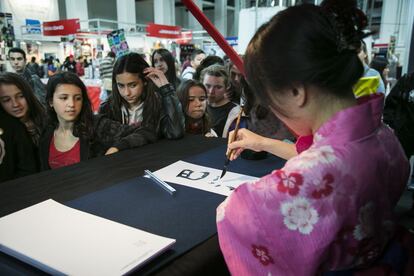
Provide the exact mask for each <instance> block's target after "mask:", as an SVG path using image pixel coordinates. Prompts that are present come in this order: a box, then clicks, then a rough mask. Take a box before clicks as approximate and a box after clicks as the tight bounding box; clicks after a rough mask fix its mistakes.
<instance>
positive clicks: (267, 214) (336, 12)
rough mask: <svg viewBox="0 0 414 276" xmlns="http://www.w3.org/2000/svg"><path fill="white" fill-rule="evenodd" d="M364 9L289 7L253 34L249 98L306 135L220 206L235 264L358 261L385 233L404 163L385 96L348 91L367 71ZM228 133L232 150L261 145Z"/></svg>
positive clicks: (316, 266) (276, 271) (350, 5)
mask: <svg viewBox="0 0 414 276" xmlns="http://www.w3.org/2000/svg"><path fill="white" fill-rule="evenodd" d="M364 19H366V18H365V16H364V15H363V13H362V12H360V11H359V10H357V9H356V1H325V2H324V3H322V4H321V6H314V5H301V6H294V7H290V8H288V9H286V10H284V11H281V12H279V13H278V14H277V15H275V16H274V17H273V18H272V19H271V20H270V21H269V22H268V23H266V24H264V25H263V26H261V27H260V28H259V30H258V31H257V33H256V34H255V36H254V37H253V39H252V40H251V41H250V43H249V46H248V48H247V50H246V56H245V69H246V76H247V80H248V82H249V84H250V85H251V87H252V88H254V89H255V90H256V93H257V97H258V98H259V99H260V100H261V102H262V104H263V105H265V106H268V107H269V108H270V110H271V111H272V112H273V113H274V114H275V115H277V116H278V117H279V118H280V119H281V120H282V121H283V122H284V123H285V124H286V125H287V126H288V127H289V129H291V130H292V131H293V132H295V133H296V134H297V135H298V136H299V137H313V138H311V139H309V138H308V139H301V138H299V139H298V142H300V143H301V150H299V151H298V154H297V155H296V156H293V157H292V158H290V159H289V160H288V161H287V163H286V164H285V166H284V167H283V168H281V169H279V170H275V171H273V172H272V173H271V174H269V175H266V176H264V177H263V178H261V179H259V180H258V181H256V182H254V183H245V184H243V185H241V186H239V187H238V188H237V189H236V190H235V191H234V192H233V193H232V194H231V195H230V196H229V197H228V198H227V199H226V200H225V201H224V202H223V203H222V204H221V205H220V206H219V207H218V209H217V227H218V235H219V241H220V248H221V250H222V252H223V254H224V257H225V260H226V263H227V265H228V268H229V270H230V272H231V273H232V274H233V275H295V276H296V275H317V274H321V273H325V272H328V271H339V270H347V269H352V268H354V269H359V268H362V267H367V266H370V265H371V264H373V263H375V262H376V261H377V260H378V259H379V258H380V257H381V255H382V254H383V252H384V251H385V250H387V246H388V245H389V244H390V241H392V238H393V236H394V230H395V227H394V226H395V225H394V223H393V220H392V210H393V208H394V207H395V205H396V203H397V201H398V199H399V197H400V195H401V193H402V191H403V189H404V186H405V183H407V178H408V172H409V167H408V162H407V159H406V157H405V156H404V152H403V151H402V149H401V146H400V144H399V143H398V141H397V139H396V137H395V136H394V134H393V133H392V131H391V130H390V129H389V128H388V127H387V126H385V125H384V124H383V123H382V122H381V115H382V108H383V102H384V100H383V95H377V94H374V95H371V96H367V97H362V98H359V99H358V100H356V99H355V97H354V95H353V92H352V87H353V85H354V84H355V83H356V82H357V81H358V79H359V78H360V77H361V76H362V74H363V70H364V68H363V65H362V63H361V61H360V60H359V59H358V55H357V54H358V53H357V52H358V49H359V47H360V41H361V39H362V38H363V37H364V33H363V32H362V29H363V28H364V27H365V25H364V24H365V23H366V21H365V20H364ZM231 135H232V134H231ZM236 138H237V140H238V141H236V142H234V143H231V144H229V149H233V148H236V149H241V150H242V149H245V148H250V149H251V148H255V147H257V141H255V140H254V139H253V140H248V139H247V140H246V139H245V136H242V135H238V137H236ZM301 141H302V142H301ZM303 141H310V143H308V144H307V145H304V143H303ZM256 149H257V148H256Z"/></svg>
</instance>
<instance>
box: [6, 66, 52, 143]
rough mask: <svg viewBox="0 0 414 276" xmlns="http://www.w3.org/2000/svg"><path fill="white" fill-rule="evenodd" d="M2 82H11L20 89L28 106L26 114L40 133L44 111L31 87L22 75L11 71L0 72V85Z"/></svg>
mask: <svg viewBox="0 0 414 276" xmlns="http://www.w3.org/2000/svg"><path fill="white" fill-rule="evenodd" d="M2 84H13V85H15V86H16V87H17V88H18V89H19V90H20V91H22V94H23V96H24V97H25V99H26V103H27V107H28V113H27V115H26V116H27V117H28V118H30V120H31V121H32V122H33V124H34V125H35V127H36V131H37V132H38V134H39V135H40V133H41V132H42V131H43V129H44V127H45V117H46V116H45V114H46V112H45V109H44V107H43V105H42V104H41V103H40V102H39V100H38V99H37V98H36V96H35V94H34V92H33V89H32V87H31V86H30V85H29V83H28V82H27V81H26V80H25V79H24V78H23V77H22V76H20V75H18V74H16V73H11V72H5V73H0V85H2Z"/></svg>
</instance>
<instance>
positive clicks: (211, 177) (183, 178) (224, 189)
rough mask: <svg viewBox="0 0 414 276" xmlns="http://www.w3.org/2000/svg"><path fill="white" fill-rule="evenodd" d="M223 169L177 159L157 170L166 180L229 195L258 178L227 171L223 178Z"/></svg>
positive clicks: (157, 174)
mask: <svg viewBox="0 0 414 276" xmlns="http://www.w3.org/2000/svg"><path fill="white" fill-rule="evenodd" d="M221 172H222V171H221V170H217V169H213V168H209V167H205V166H199V165H195V164H191V163H188V162H184V161H181V160H180V161H177V162H175V163H173V164H171V165H169V166H167V167H164V168H162V169H160V170H158V171H156V172H154V173H155V175H156V176H158V177H159V178H161V179H162V180H164V181H167V182H171V183H175V184H180V185H184V186H188V187H191V188H196V189H200V190H204V191H208V192H212V193H216V194H221V195H225V196H229V195H230V194H231V192H232V190H233V189H235V188H237V187H238V186H239V185H240V184H243V183H245V182H248V181H255V180H257V179H258V178H257V177H253V176H248V175H243V174H238V173H232V172H229V171H227V173H226V174H225V175H224V177H223V178H222V179H219V178H220V176H221Z"/></svg>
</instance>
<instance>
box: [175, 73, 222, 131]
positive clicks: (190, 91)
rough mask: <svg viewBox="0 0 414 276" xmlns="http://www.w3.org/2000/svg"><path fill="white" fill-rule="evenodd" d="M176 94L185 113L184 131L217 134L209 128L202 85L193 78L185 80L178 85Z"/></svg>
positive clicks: (205, 93) (205, 92) (204, 89)
mask: <svg viewBox="0 0 414 276" xmlns="http://www.w3.org/2000/svg"><path fill="white" fill-rule="evenodd" d="M177 96H178V99H179V100H180V102H181V106H182V108H183V113H184V114H185V115H184V116H185V131H186V132H187V133H191V134H202V135H206V136H209V137H217V134H216V133H215V132H214V131H213V130H212V129H211V128H210V122H209V119H208V115H207V113H206V109H207V90H206V88H205V87H204V85H203V84H202V83H201V82H198V81H195V80H185V81H183V82H182V83H181V84H180V86H179V87H178V89H177Z"/></svg>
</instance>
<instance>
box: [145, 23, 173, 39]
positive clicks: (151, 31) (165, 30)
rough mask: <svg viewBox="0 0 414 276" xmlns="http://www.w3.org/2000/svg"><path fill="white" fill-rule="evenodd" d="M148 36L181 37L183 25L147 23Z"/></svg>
mask: <svg viewBox="0 0 414 276" xmlns="http://www.w3.org/2000/svg"><path fill="white" fill-rule="evenodd" d="M147 36H155V37H160V38H172V39H175V38H181V27H180V26H170V25H160V24H153V23H150V24H148V25H147Z"/></svg>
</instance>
